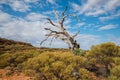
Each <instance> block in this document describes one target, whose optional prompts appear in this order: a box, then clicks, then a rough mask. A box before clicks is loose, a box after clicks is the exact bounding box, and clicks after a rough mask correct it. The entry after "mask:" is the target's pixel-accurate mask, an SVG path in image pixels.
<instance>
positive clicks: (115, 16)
mask: <svg viewBox="0 0 120 80" xmlns="http://www.w3.org/2000/svg"><path fill="white" fill-rule="evenodd" d="M117 17H120V11H118V13H116V14H113V15H111V16H104V17H99V20H100V21H107V20H111V19H114V18H117Z"/></svg>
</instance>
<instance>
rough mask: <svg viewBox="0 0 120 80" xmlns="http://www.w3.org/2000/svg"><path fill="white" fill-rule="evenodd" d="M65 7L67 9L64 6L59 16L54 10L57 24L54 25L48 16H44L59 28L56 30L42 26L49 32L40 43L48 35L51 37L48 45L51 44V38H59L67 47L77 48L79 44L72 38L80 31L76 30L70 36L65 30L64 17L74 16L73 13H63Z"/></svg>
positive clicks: (52, 23)
mask: <svg viewBox="0 0 120 80" xmlns="http://www.w3.org/2000/svg"><path fill="white" fill-rule="evenodd" d="M67 9H68V7H66V8H65V10H64V11H63V12H62V16H61V18H60V16H59V14H58V13H57V12H56V11H54V14H55V17H56V20H57V23H58V24H59V25H56V24H55V23H54V22H53V21H52V20H51V19H50V18H46V19H47V20H48V23H50V24H51V25H52V26H54V27H57V28H58V29H59V30H58V31H57V30H52V29H51V28H44V29H45V30H46V31H49V32H50V33H48V34H46V35H45V36H47V37H46V39H44V40H43V41H42V42H41V43H40V44H42V43H43V42H44V41H46V40H47V39H48V38H49V37H52V39H51V41H50V45H51V44H52V42H53V39H57V38H59V39H61V40H62V41H64V42H65V43H66V44H67V45H68V47H69V49H70V48H72V49H75V48H79V44H78V43H77V41H76V40H75V39H74V38H75V37H76V36H77V35H78V34H79V32H80V31H78V32H77V33H76V34H74V35H73V36H71V35H70V34H69V33H68V32H67V31H66V29H65V26H64V22H65V20H66V18H68V17H70V16H74V17H76V16H75V15H73V14H67V15H65V13H66V11H67ZM76 18H78V17H76Z"/></svg>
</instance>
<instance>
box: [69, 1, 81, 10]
mask: <svg viewBox="0 0 120 80" xmlns="http://www.w3.org/2000/svg"><path fill="white" fill-rule="evenodd" d="M71 5H72V7H73V8H74V11H79V10H81V7H80V6H79V5H78V4H75V3H71Z"/></svg>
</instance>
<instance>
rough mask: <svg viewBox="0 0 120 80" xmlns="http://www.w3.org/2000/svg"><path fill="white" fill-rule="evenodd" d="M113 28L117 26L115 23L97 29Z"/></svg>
mask: <svg viewBox="0 0 120 80" xmlns="http://www.w3.org/2000/svg"><path fill="white" fill-rule="evenodd" d="M114 28H117V25H113V24H109V25H105V26H102V27H100V28H99V30H109V29H114Z"/></svg>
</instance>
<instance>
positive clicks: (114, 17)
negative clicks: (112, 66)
mask: <svg viewBox="0 0 120 80" xmlns="http://www.w3.org/2000/svg"><path fill="white" fill-rule="evenodd" d="M66 6H68V10H67V13H66V14H74V15H76V16H77V17H78V19H76V18H74V17H70V18H67V19H66V21H65V25H64V26H65V27H66V29H67V30H68V32H69V33H70V34H71V35H73V34H74V33H76V32H77V31H78V30H80V33H79V35H78V36H77V37H76V40H77V41H78V43H80V45H81V48H82V49H89V48H90V47H91V46H92V45H96V44H99V43H103V42H114V43H116V44H117V45H120V0H0V37H3V38H8V39H13V40H18V41H24V42H28V43H31V44H33V45H34V46H37V47H40V45H39V43H40V42H41V41H42V40H43V39H44V38H45V36H44V35H45V34H46V33H47V32H46V31H45V30H44V28H45V27H50V28H53V29H55V28H54V27H52V26H51V25H50V24H45V23H46V19H45V18H47V17H49V18H51V19H52V20H53V21H55V17H54V10H56V11H57V12H58V13H59V14H60V13H61V11H63V10H64V9H65V7H66ZM56 24H57V23H56ZM55 30H56V29H55ZM49 41H50V39H48V41H47V42H46V43H44V44H43V45H42V46H45V47H57V48H66V47H67V45H66V44H65V43H64V42H62V41H61V40H59V39H57V40H54V43H53V44H52V45H51V46H50V45H49Z"/></svg>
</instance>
